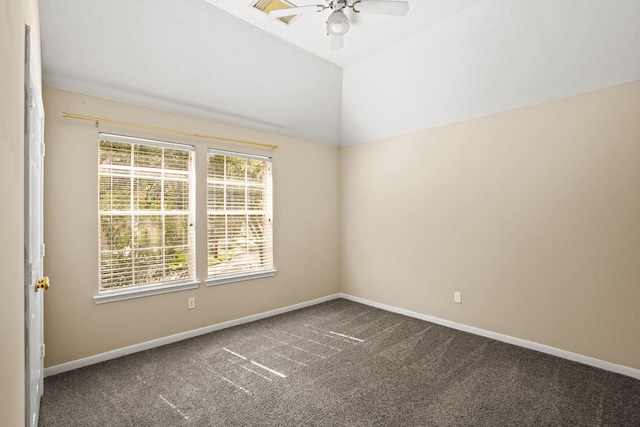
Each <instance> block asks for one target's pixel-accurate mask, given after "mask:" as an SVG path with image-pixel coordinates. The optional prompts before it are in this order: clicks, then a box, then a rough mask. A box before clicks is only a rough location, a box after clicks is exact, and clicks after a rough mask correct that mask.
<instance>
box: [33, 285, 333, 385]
mask: <svg viewBox="0 0 640 427" xmlns="http://www.w3.org/2000/svg"><path fill="white" fill-rule="evenodd" d="M337 298H340V294H333V295H328V296H326V297H322V298H316V299H314V300H311V301H305V302H301V303H298V304H294V305H290V306H287V307H282V308H278V309H275V310H270V311H265V312H264V313H258V314H254V315H251V316H246V317H242V318H240V319H235V320H229V321H227V322H222V323H217V324H215V325H211V326H205V327H203V328H198V329H194V330H191V331H187V332H181V333H179V334H175V335H170V336H168V337H163V338H158V339H155V340H151V341H146V342H143V343H140V344H134V345H131V346H129V347H124V348H119V349H117V350H112V351H107V352H106V353H100V354H96V355H95V356H89V357H85V358H83V359H78V360H74V361H71V362H67V363H62V364H60V365H55V366H51V367H48V368H45V369H44V376H45V377H49V376H51V375H56V374H60V373H62V372H67V371H71V370H73V369H78V368H82V367H85V366H89V365H93V364H96V363H100V362H104V361H107V360H111V359H116V358H118V357H121V356H126V355H127V354H132V353H137V352H140V351H144V350H149V349H152V348H155V347H160V346H163V345H167V344H172V343H174V342H178V341H182V340H186V339H188V338H193V337H197V336H199V335H204V334H208V333H210V332H215V331H219V330H221V329H226V328H231V327H233V326H238V325H243V324H245V323H249V322H254V321H256V320H260V319H265V318H267V317H272V316H277V315H278V314H283V313H287V312H289V311H294V310H299V309H301V308H305V307H310V306H313V305H316V304H320V303H323V302H326V301H331V300H334V299H337Z"/></svg>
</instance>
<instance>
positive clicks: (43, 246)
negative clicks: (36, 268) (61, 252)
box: [40, 243, 45, 258]
mask: <svg viewBox="0 0 640 427" xmlns="http://www.w3.org/2000/svg"><path fill="white" fill-rule="evenodd" d="M44 254H45V245H44V243H43V244H41V245H40V256H41V257H42V258H44Z"/></svg>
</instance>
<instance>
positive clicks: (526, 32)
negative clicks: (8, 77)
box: [40, 0, 640, 145]
mask: <svg viewBox="0 0 640 427" xmlns="http://www.w3.org/2000/svg"><path fill="white" fill-rule="evenodd" d="M294 3H295V4H299V5H304V4H313V2H312V1H304V2H303V1H302V0H294ZM409 3H410V10H409V12H408V13H407V15H406V16H404V17H386V16H376V15H365V14H360V15H358V16H357V17H353V16H352V18H351V19H352V28H351V29H350V31H349V33H348V34H347V35H346V36H345V47H344V49H342V50H340V51H331V50H330V49H329V41H328V38H327V36H326V32H325V24H324V22H325V20H326V14H327V12H325V13H324V14H321V13H318V14H316V13H312V14H305V15H303V16H300V17H299V18H297V19H296V20H295V21H294V22H293V23H292V24H291V25H289V26H287V25H286V24H284V23H282V22H280V21H277V20H275V19H273V18H271V17H269V16H267V15H265V14H264V13H262V12H259V11H257V10H255V9H253V8H252V7H251V6H250V5H251V1H250V0H182V1H180V2H176V1H174V0H136V1H131V0H104V1H99V2H98V1H85V0H41V1H40V5H41V27H42V28H41V31H42V48H43V77H44V82H45V84H48V85H52V86H56V87H60V88H64V89H69V90H73V91H79V92H84V93H89V94H93V95H97V96H102V97H106V98H111V99H116V100H120V101H124V102H129V103H133V104H139V105H144V106H148V107H152V108H158V109H163V110H166V111H173V112H177V113H182V114H188V115H192V116H196V117H203V118H207V119H211V120H215V121H220V122H224V123H230V124H236V125H240V126H245V127H249V128H253V129H258V130H265V131H270V132H275V133H279V134H282V135H285V136H291V137H296V138H303V139H307V140H311V141H316V142H320V143H323V144H329V145H347V144H352V143H359V142H364V141H370V140H374V139H378V138H382V137H386V136H390V135H396V134H401V133H406V132H411V131H415V130H419V129H424V128H427V127H432V126H437V125H441V124H444V123H450V122H454V121H458V120H464V119H466V118H470V117H477V116H481V115H486V114H491V113H494V112H498V111H505V110H508V109H512V108H516V107H520V106H524V105H531V104H535V103H540V102H544V101H547V100H551V99H557V98H562V97H566V96H571V95H574V94H579V93H583V92H588V91H592V90H597V89H601V88H605V87H610V86H613V85H617V84H622V83H626V82H630V81H635V80H640V49H638V46H640V25H639V23H640V1H638V0H616V1H615V2H611V1H605V0H562V1H558V0H536V1H533V0H409ZM72 113H76V114H83V112H82V111H72ZM109 118H112V119H118V120H125V121H126V119H127V118H126V117H109Z"/></svg>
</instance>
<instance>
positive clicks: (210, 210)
mask: <svg viewBox="0 0 640 427" xmlns="http://www.w3.org/2000/svg"><path fill="white" fill-rule="evenodd" d="M207 214H208V215H207V216H208V218H207V234H208V239H207V241H208V273H209V278H219V277H228V276H242V275H244V274H253V273H256V272H261V271H271V270H272V269H273V231H272V224H273V221H272V179H271V159H270V158H268V157H260V156H252V155H245V154H239V153H231V152H226V151H219V150H209V152H208V168H207Z"/></svg>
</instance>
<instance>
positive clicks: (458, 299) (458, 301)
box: [453, 292, 462, 304]
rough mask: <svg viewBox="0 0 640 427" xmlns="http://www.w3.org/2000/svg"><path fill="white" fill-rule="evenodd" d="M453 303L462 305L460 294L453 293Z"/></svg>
mask: <svg viewBox="0 0 640 427" xmlns="http://www.w3.org/2000/svg"><path fill="white" fill-rule="evenodd" d="M453 301H454V302H457V303H458V304H462V292H454V293H453Z"/></svg>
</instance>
